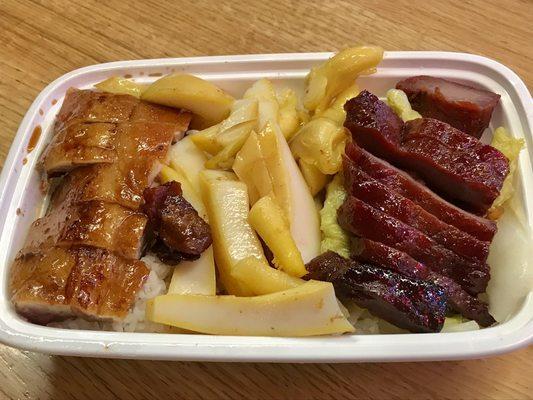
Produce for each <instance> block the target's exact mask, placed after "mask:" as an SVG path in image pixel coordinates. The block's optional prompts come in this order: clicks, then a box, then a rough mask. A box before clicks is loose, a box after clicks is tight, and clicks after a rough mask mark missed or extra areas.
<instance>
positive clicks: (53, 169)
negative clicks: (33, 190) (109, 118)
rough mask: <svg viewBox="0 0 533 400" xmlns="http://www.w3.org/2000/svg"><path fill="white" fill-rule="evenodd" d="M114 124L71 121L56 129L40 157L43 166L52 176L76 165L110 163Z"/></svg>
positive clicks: (113, 155) (111, 161)
mask: <svg viewBox="0 0 533 400" xmlns="http://www.w3.org/2000/svg"><path fill="white" fill-rule="evenodd" d="M115 133H116V124H110V123H103V122H102V123H100V122H96V123H73V124H71V125H68V126H65V127H63V129H61V130H60V131H59V132H57V133H56V134H55V135H54V137H53V138H52V141H51V142H50V144H49V145H48V146H47V148H46V151H45V153H44V154H43V157H42V163H43V167H44V170H45V171H46V172H47V173H48V174H49V175H51V176H53V175H59V174H62V173H64V172H67V171H70V170H71V169H73V168H75V167H76V166H79V165H91V164H97V163H113V162H115V161H116V160H117V154H116V152H115V143H114V141H115Z"/></svg>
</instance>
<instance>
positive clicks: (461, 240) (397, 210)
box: [343, 157, 490, 263]
mask: <svg viewBox="0 0 533 400" xmlns="http://www.w3.org/2000/svg"><path fill="white" fill-rule="evenodd" d="M343 165H344V184H345V186H346V190H347V191H348V192H349V193H350V194H352V195H353V196H355V197H357V198H358V199H360V200H362V201H364V202H365V203H367V204H369V205H371V206H372V207H375V208H377V209H379V210H381V211H383V212H385V213H386V214H388V215H390V216H391V217H394V218H396V219H398V220H400V221H402V222H404V223H406V224H407V225H410V226H412V227H413V228H415V229H418V230H419V231H421V232H422V233H424V234H426V235H427V236H428V237H430V238H431V239H433V240H434V241H435V242H437V243H439V244H441V245H442V246H444V247H446V248H448V249H450V250H451V251H453V252H454V253H456V254H459V255H461V256H463V257H467V258H469V259H471V260H473V262H480V263H484V262H486V261H487V257H488V255H489V246H490V243H489V242H482V241H480V240H477V239H476V238H475V237H473V236H470V235H469V234H468V233H465V232H463V231H461V230H459V229H457V228H456V227H454V226H453V225H448V224H446V223H444V222H442V221H441V220H440V219H438V218H437V217H435V216H434V215H432V214H430V213H428V212H427V211H426V210H424V209H423V208H422V207H420V206H418V205H417V204H416V203H414V202H413V201H411V200H409V199H407V198H405V197H403V196H401V195H399V194H398V193H396V192H394V191H391V190H389V188H387V187H386V186H385V185H383V184H382V183H380V182H378V181H376V180H374V179H373V178H371V177H370V176H369V175H367V174H366V173H365V172H363V171H361V170H360V169H359V168H357V167H356V166H355V165H354V163H353V162H352V161H351V160H350V159H349V158H347V157H344V162H343Z"/></svg>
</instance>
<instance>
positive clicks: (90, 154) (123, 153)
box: [41, 90, 191, 176]
mask: <svg viewBox="0 0 533 400" xmlns="http://www.w3.org/2000/svg"><path fill="white" fill-rule="evenodd" d="M75 99H79V100H80V101H81V103H78V106H76V105H75V104H76V103H74V100H75ZM190 120H191V114H190V113H189V112H187V111H182V110H176V109H172V108H169V107H164V106H160V105H156V104H151V103H146V102H143V101H139V100H138V99H136V98H134V97H132V96H126V95H111V94H107V93H100V92H95V91H91V90H78V91H76V90H70V91H69V92H68V93H67V95H66V97H65V100H64V102H63V107H62V109H61V111H60V113H59V116H58V123H57V124H56V126H55V131H54V137H53V138H52V142H51V143H50V144H49V145H48V147H47V149H46V151H45V152H44V153H43V156H42V158H41V162H42V165H43V167H44V170H45V171H46V173H47V174H48V175H49V176H56V175H61V174H63V173H65V172H68V171H71V170H72V169H74V168H77V167H80V166H88V165H92V164H99V163H114V162H116V161H119V162H121V163H124V162H125V159H126V158H128V157H132V156H135V152H134V151H135V149H134V147H133V146H135V145H138V147H139V149H144V146H146V145H147V146H149V145H150V140H151V139H152V141H157V145H165V147H166V149H168V146H169V145H170V143H171V142H172V141H175V140H179V139H181V138H182V137H183V135H184V134H185V131H186V130H187V128H188V126H189V122H190ZM143 129H144V130H146V135H143V136H139V132H138V131H139V130H143ZM130 137H131V139H132V140H133V142H132V143H129V142H128V140H129V139H130ZM141 138H142V139H143V141H139V139H141ZM162 138H164V140H161V139H162ZM135 140H137V142H135ZM165 154H166V152H165ZM151 161H152V162H153V160H151Z"/></svg>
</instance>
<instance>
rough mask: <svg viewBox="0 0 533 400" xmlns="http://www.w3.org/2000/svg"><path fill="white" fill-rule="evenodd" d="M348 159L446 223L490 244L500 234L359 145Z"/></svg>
mask: <svg viewBox="0 0 533 400" xmlns="http://www.w3.org/2000/svg"><path fill="white" fill-rule="evenodd" d="M346 156H347V157H349V158H350V160H351V161H352V162H353V163H354V164H355V166H357V167H358V168H360V169H361V170H362V171H364V172H366V173H367V174H368V175H369V176H371V177H372V178H374V179H375V180H377V181H378V182H381V183H382V184H384V185H385V186H387V187H388V188H389V190H393V191H395V192H396V193H398V194H400V195H402V196H403V197H406V198H408V199H410V200H411V201H413V202H415V203H416V204H418V205H419V206H420V207H422V208H423V209H424V210H426V211H427V212H429V213H431V214H433V215H435V216H436V217H437V218H439V219H440V220H442V221H443V222H445V223H447V224H450V225H453V226H455V227H456V228H458V229H460V230H462V231H464V232H466V233H468V234H470V235H472V236H474V237H475V238H477V239H479V240H481V241H487V242H490V241H491V240H492V238H493V237H494V235H495V234H496V223H495V222H494V221H490V220H488V219H486V218H482V217H479V216H477V215H474V214H471V213H469V212H467V211H464V210H462V209H460V208H459V207H456V206H455V205H453V204H451V203H449V202H447V201H446V200H444V199H443V198H441V197H439V196H438V195H437V194H435V193H434V192H433V191H431V190H430V189H428V188H427V187H426V186H424V185H423V184H421V183H420V182H418V181H416V180H415V179H413V178H412V177H411V176H410V175H408V174H407V173H405V172H403V171H401V170H399V169H398V168H396V167H394V166H392V165H391V164H389V163H388V162H386V161H384V160H381V159H379V158H377V157H375V156H373V155H372V154H370V153H369V152H367V151H366V150H364V149H362V148H360V147H359V146H357V145H355V144H353V143H349V144H348V145H347V146H346Z"/></svg>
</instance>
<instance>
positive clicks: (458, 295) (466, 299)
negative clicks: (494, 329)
mask: <svg viewBox="0 0 533 400" xmlns="http://www.w3.org/2000/svg"><path fill="white" fill-rule="evenodd" d="M428 280H430V281H432V282H434V283H436V284H437V285H439V286H440V287H442V288H443V289H444V292H445V293H446V297H447V298H448V304H449V306H450V308H452V309H453V310H454V311H456V312H458V313H460V314H461V315H462V316H463V317H465V318H467V319H472V320H474V321H476V322H477V323H478V324H479V325H481V326H491V325H493V324H495V323H496V320H495V319H494V318H493V316H492V315H490V313H489V307H488V305H487V303H484V302H483V301H481V300H479V299H478V298H477V297H474V296H471V295H470V294H468V293H467V292H466V291H465V290H464V289H463V288H462V287H461V285H459V284H457V283H456V282H455V281H454V280H453V279H450V278H448V277H446V276H443V275H440V274H437V273H435V272H433V271H432V272H430V273H429V276H428Z"/></svg>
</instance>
